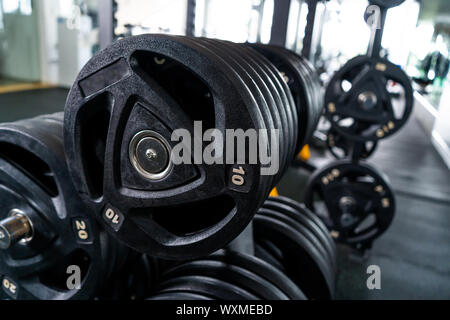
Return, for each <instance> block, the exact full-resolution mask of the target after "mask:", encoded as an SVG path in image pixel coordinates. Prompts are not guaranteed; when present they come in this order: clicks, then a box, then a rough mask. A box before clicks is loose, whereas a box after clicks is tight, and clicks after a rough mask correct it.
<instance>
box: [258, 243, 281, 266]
mask: <svg viewBox="0 0 450 320" xmlns="http://www.w3.org/2000/svg"><path fill="white" fill-rule="evenodd" d="M258 242H259V244H260V245H261V247H262V248H264V249H265V250H266V251H267V252H268V253H269V254H270V255H271V256H272V257H273V258H274V259H276V260H277V261H278V262H281V261H283V259H284V257H283V252H282V251H281V250H280V249H279V248H278V247H277V246H276V245H274V244H273V243H272V242H271V241H270V240H267V239H258ZM283 268H284V267H283ZM283 271H284V270H283Z"/></svg>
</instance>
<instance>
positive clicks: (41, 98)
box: [0, 88, 450, 299]
mask: <svg viewBox="0 0 450 320" xmlns="http://www.w3.org/2000/svg"><path fill="white" fill-rule="evenodd" d="M67 93H68V90H66V89H62V88H51V89H38V90H29V91H21V92H17V91H16V92H10V93H4V94H0V122H8V121H14V120H18V119H22V118H26V117H32V116H36V115H39V114H44V113H53V112H58V111H62V110H63V107H64V103H65V100H66V96H67ZM315 153H317V154H315V157H314V158H316V156H319V157H318V158H317V159H318V161H319V162H320V161H330V160H332V159H333V158H332V157H331V155H329V154H327V153H323V152H322V153H320V151H315ZM369 163H371V164H373V165H374V166H375V167H377V168H378V169H379V170H381V171H383V172H384V173H385V174H386V175H387V176H388V177H389V179H390V182H391V185H392V186H393V188H394V190H395V195H396V205H397V211H396V216H395V218H394V222H393V224H392V225H391V227H390V228H389V229H388V231H387V232H386V233H385V234H383V235H382V237H381V238H379V239H378V240H377V241H376V242H375V243H374V246H373V249H372V250H371V252H370V255H369V258H368V259H366V260H361V258H359V257H356V256H355V255H354V254H352V252H350V250H348V249H347V248H345V247H339V248H338V250H339V252H338V257H339V261H338V262H339V276H338V283H337V294H336V298H338V299H450V263H449V262H450V246H449V245H448V244H449V243H450V171H449V170H448V169H447V167H446V166H445V164H444V163H443V161H442V160H441V158H440V157H439V155H438V154H437V153H436V151H435V150H434V148H433V147H432V145H431V143H430V140H429V139H428V138H427V137H426V136H425V135H424V134H423V130H422V129H421V128H420V126H419V124H418V122H417V121H416V120H415V119H414V117H412V118H411V119H410V121H409V122H408V124H407V125H406V126H405V128H403V129H402V130H400V131H399V132H398V133H397V134H396V135H394V136H393V137H391V138H389V139H387V140H385V141H381V142H380V143H379V145H378V149H377V150H376V152H375V154H374V155H373V156H372V157H371V158H370V159H369ZM308 175H309V174H308V173H307V172H306V171H303V170H302V169H298V168H291V169H290V170H289V172H288V173H287V174H286V176H285V178H284V179H283V181H282V182H281V184H280V185H279V188H278V189H279V192H280V194H282V195H286V196H288V197H291V198H294V199H296V200H298V201H302V200H303V199H302V194H303V190H304V188H305V184H306V180H307V178H308ZM372 264H374V265H378V266H379V267H380V269H381V290H368V289H367V286H366V279H367V277H368V275H367V273H366V268H367V266H368V265H372Z"/></svg>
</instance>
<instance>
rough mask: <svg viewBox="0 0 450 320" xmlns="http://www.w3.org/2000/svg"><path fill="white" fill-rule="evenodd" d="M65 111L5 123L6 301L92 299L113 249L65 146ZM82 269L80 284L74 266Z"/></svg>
mask: <svg viewBox="0 0 450 320" xmlns="http://www.w3.org/2000/svg"><path fill="white" fill-rule="evenodd" d="M62 120H63V115H62V113H59V114H54V115H50V116H41V117H37V118H33V119H28V120H23V121H18V122H14V123H8V124H2V125H0V200H1V203H2V210H1V212H0V247H1V249H0V281H1V288H0V298H9V299H21V300H22V299H25V300H31V299H39V300H53V299H58V300H69V299H89V298H93V297H94V294H95V292H96V290H97V288H98V287H99V286H100V285H101V284H102V283H103V281H104V280H105V279H106V277H107V275H108V274H109V273H110V270H111V269H112V268H111V266H110V264H109V263H108V261H107V258H109V257H112V254H113V252H112V250H113V249H112V246H111V243H110V242H109V241H107V238H106V234H105V233H102V232H100V231H99V230H98V228H97V224H96V222H95V220H92V219H91V217H90V215H89V214H88V211H87V210H86V208H85V207H84V206H82V205H81V201H80V199H79V198H78V197H77V195H76V193H75V190H74V189H73V186H72V184H71V182H70V177H69V173H68V171H67V168H66V164H65V163H66V162H65V158H64V151H63V143H62V136H63V126H62V125H63V121H62ZM70 265H75V266H78V268H79V269H78V271H79V272H80V274H79V277H78V279H79V280H81V283H80V284H81V287H80V288H79V289H75V288H69V287H68V285H67V280H68V277H69V276H70V274H68V269H67V268H68V267H69V266H70Z"/></svg>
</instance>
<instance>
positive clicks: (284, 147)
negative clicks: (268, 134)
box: [230, 43, 295, 185]
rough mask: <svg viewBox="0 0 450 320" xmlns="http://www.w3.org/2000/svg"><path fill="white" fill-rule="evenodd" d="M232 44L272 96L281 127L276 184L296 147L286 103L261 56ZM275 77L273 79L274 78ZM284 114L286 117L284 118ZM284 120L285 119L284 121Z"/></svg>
mask: <svg viewBox="0 0 450 320" xmlns="http://www.w3.org/2000/svg"><path fill="white" fill-rule="evenodd" d="M230 46H233V48H234V49H235V50H236V52H237V54H238V56H240V57H242V58H243V59H244V60H245V62H246V63H247V64H248V65H249V66H250V68H252V69H254V71H255V72H256V75H257V77H258V78H260V79H261V80H262V82H263V86H264V87H265V89H266V90H267V94H268V95H269V96H270V98H271V99H270V98H269V99H270V101H271V103H270V104H269V107H270V109H271V114H272V118H273V119H274V121H275V123H277V124H278V127H277V129H279V145H278V148H279V154H280V157H279V158H280V159H279V161H278V162H279V170H278V174H277V181H276V183H275V185H276V184H277V183H278V182H279V180H280V179H281V177H282V176H283V173H284V172H285V171H286V169H287V165H288V163H289V161H288V159H290V158H289V155H290V153H291V152H292V150H293V149H292V148H293V147H294V143H295V141H292V134H291V132H290V129H291V128H289V123H288V122H287V118H286V117H287V114H286V110H285V109H286V105H285V104H284V103H283V102H282V100H281V96H280V94H279V91H278V90H277V88H276V86H275V84H274V81H275V80H276V79H275V77H274V76H273V75H272V72H271V71H270V70H269V68H268V67H267V66H266V63H265V62H264V61H258V60H262V59H261V57H258V56H257V54H256V53H255V52H254V51H253V50H249V49H247V48H246V47H243V46H241V45H238V44H234V43H230ZM272 79H273V80H272ZM266 100H267V99H266ZM283 116H284V118H283ZM283 120H284V121H283Z"/></svg>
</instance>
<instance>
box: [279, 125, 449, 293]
mask: <svg viewBox="0 0 450 320" xmlns="http://www.w3.org/2000/svg"><path fill="white" fill-rule="evenodd" d="M312 153H313V158H315V159H316V160H317V161H316V162H318V163H320V164H323V163H324V162H326V161H332V160H333V158H332V156H331V155H330V154H328V153H327V152H325V153H324V152H320V151H317V150H313V152H312ZM317 157H318V158H317ZM368 162H369V163H370V164H372V165H373V166H375V167H376V168H377V169H378V170H380V171H382V172H383V173H385V174H386V175H387V176H388V178H389V181H390V183H391V185H392V187H393V189H394V191H395V197H396V207H397V209H396V215H395V218H394V221H393V223H392V225H391V226H390V228H389V229H388V230H387V231H386V233H384V234H383V235H382V236H381V237H380V238H379V239H377V240H376V241H375V243H374V245H373V248H372V250H371V252H370V254H369V257H368V259H367V260H361V258H359V257H356V256H355V255H354V254H353V253H352V252H351V251H350V250H349V249H348V248H346V247H343V246H339V247H338V259H339V261H338V265H339V275H338V282H337V286H336V288H337V292H336V298H338V299H364V300H365V299H449V298H450V263H449V262H450V246H449V245H448V244H449V243H450V171H449V170H448V169H447V167H446V166H445V164H444V162H443V161H442V159H441V158H440V156H439V155H438V153H437V152H436V151H435V150H434V148H433V146H432V145H431V142H430V140H429V139H428V138H427V137H426V136H425V134H424V131H423V130H422V128H421V127H420V125H419V123H418V122H417V120H416V119H415V118H414V116H412V117H411V119H410V120H409V122H408V123H407V125H406V126H405V127H404V128H402V130H400V131H399V132H398V133H397V134H395V135H393V136H392V137H390V138H388V139H386V140H383V141H381V142H379V144H378V149H377V150H376V151H375V153H374V154H373V155H372V157H371V158H369V160H368ZM319 167H320V165H319ZM308 176H309V173H307V172H306V171H304V170H303V169H298V168H291V169H290V172H288V173H287V174H286V175H285V178H284V179H283V181H282V182H281V184H280V186H279V188H278V189H279V190H278V191H279V193H280V194H283V195H286V196H288V197H291V198H294V199H296V200H298V201H303V197H302V194H303V192H302V190H304V188H305V186H306V183H307V179H308ZM369 265H378V266H379V267H380V269H381V290H369V289H367V286H366V280H367V277H368V275H367V273H366V269H367V266H369Z"/></svg>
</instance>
